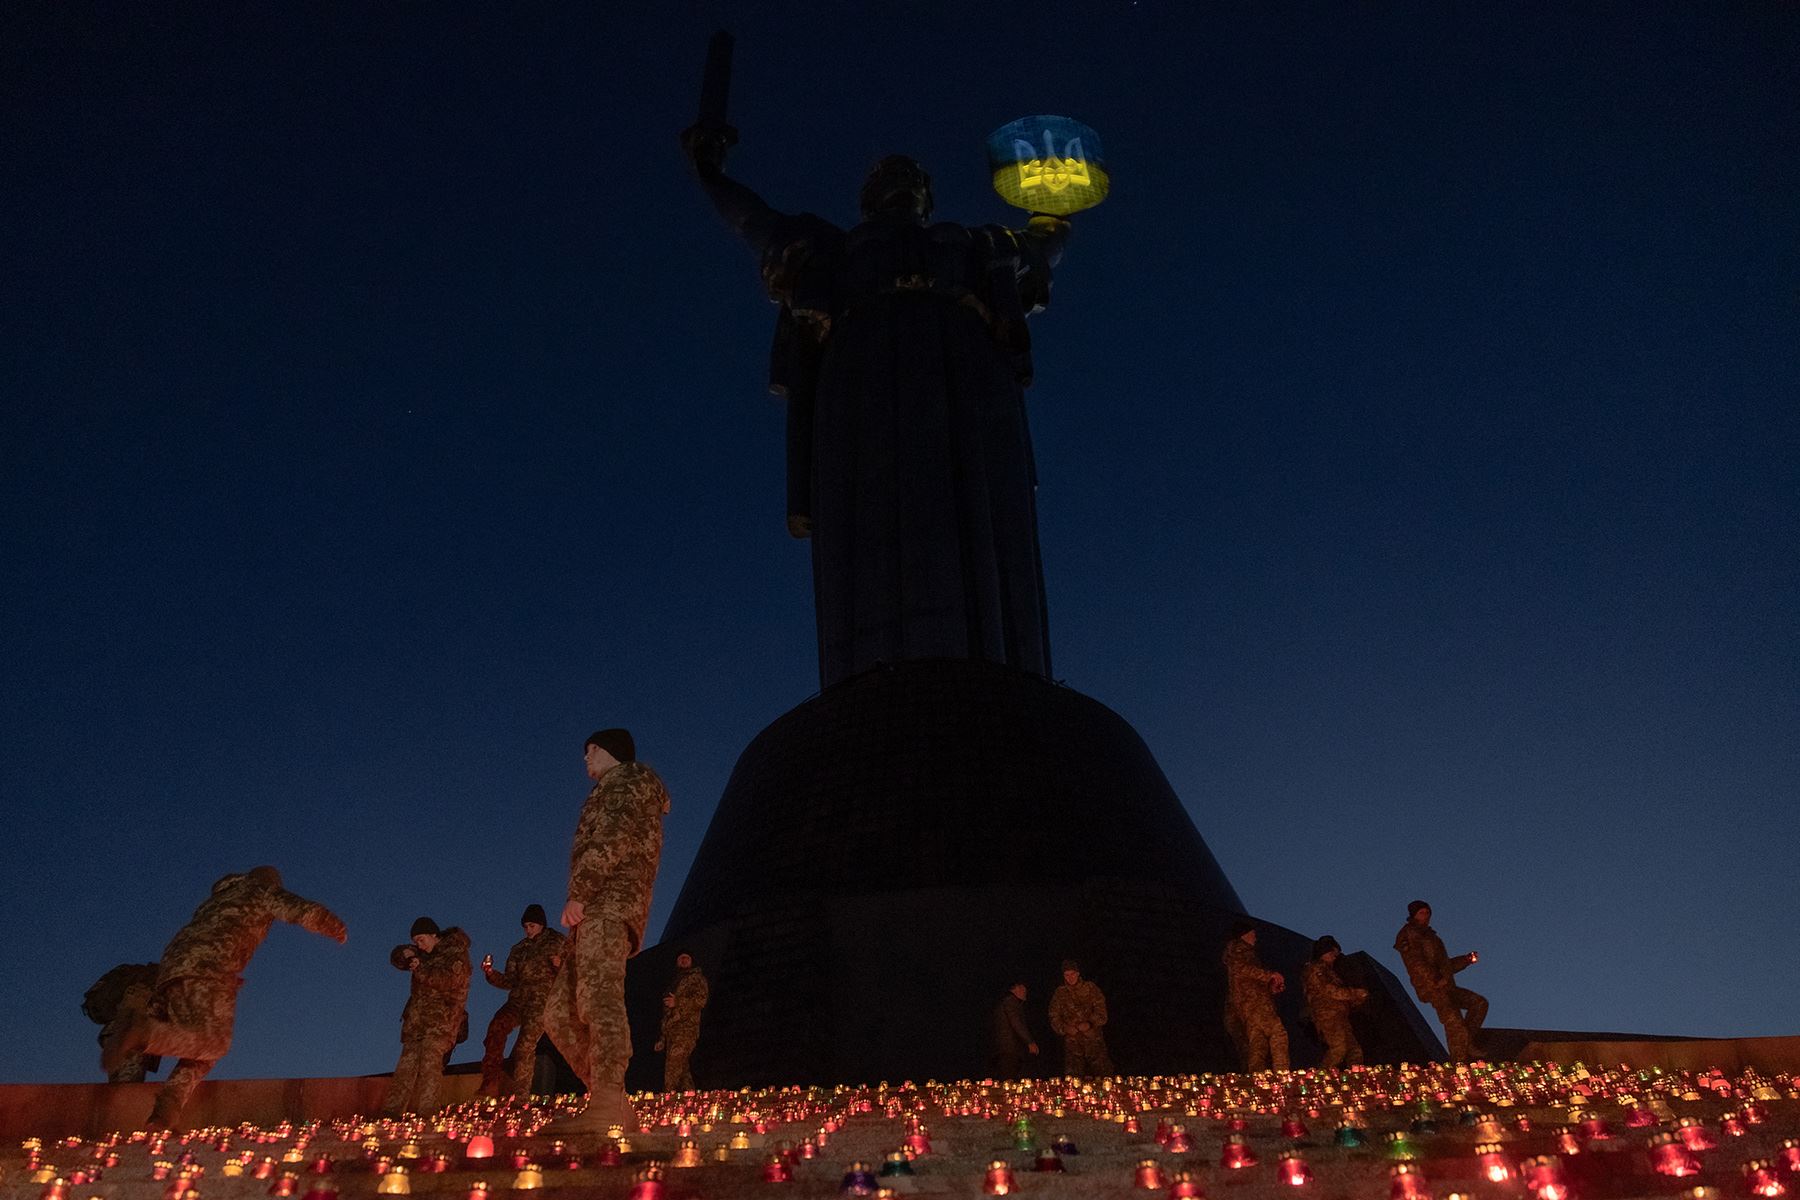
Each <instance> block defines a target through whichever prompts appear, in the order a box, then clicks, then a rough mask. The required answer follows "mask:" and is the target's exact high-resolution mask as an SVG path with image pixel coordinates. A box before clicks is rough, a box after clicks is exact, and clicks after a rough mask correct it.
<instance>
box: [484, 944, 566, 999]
mask: <svg viewBox="0 0 1800 1200" xmlns="http://www.w3.org/2000/svg"><path fill="white" fill-rule="evenodd" d="M567 945H568V939H567V938H565V937H563V935H562V934H560V933H558V932H556V930H554V929H546V930H544V931H543V932H542V933H540V934H538V935H537V936H536V937H534V938H531V937H528V938H520V939H519V940H518V941H517V942H515V943H513V948H512V949H511V950H509V951H507V953H506V969H505V970H504V971H492V970H489V971H484V972H483V974H484V975H485V976H486V977H487V981H488V982H489V983H491V984H493V985H494V986H495V987H497V988H504V989H506V990H507V991H509V992H511V993H512V998H513V1001H514V1002H515V1003H519V1004H527V1005H529V1004H531V1003H532V1002H534V1001H537V1000H541V999H543V998H544V997H546V996H548V995H549V994H550V981H551V980H553V979H555V978H556V967H557V960H558V959H560V958H561V957H562V953H563V950H564V948H565V947H566V946H567Z"/></svg>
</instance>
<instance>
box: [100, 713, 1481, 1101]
mask: <svg viewBox="0 0 1800 1200" xmlns="http://www.w3.org/2000/svg"><path fill="white" fill-rule="evenodd" d="M583 760H584V764H585V766H586V769H587V773H588V777H589V778H590V779H592V780H593V787H592V789H591V790H590V791H589V793H588V797H587V801H586V803H585V804H584V805H583V806H582V810H581V815H580V819H579V820H578V821H577V823H576V829H575V839H574V846H573V849H572V851H571V854H570V864H569V888H568V901H567V903H566V904H565V905H564V906H563V910H562V921H561V924H562V925H563V927H564V928H566V929H567V930H569V933H568V935H567V936H566V937H565V936H564V935H563V934H561V933H558V932H556V931H555V930H553V929H551V928H550V927H549V921H548V919H547V914H546V913H545V911H544V909H543V907H542V906H541V905H537V904H533V905H531V906H529V907H528V908H526V910H525V912H524V915H523V917H522V918H521V921H520V924H521V925H522V927H523V929H524V936H523V937H522V938H521V939H520V940H519V941H518V942H517V943H516V944H514V946H513V947H512V949H511V950H510V951H509V952H508V954H507V956H506V965H505V968H504V969H503V970H499V971H496V970H495V969H494V962H493V958H492V956H491V955H490V956H487V957H485V958H483V959H482V961H481V971H482V976H483V977H484V978H485V979H486V980H487V981H488V982H489V983H490V984H492V985H493V986H495V987H497V988H500V989H502V990H504V991H505V992H506V993H507V999H506V1001H505V1003H504V1004H502V1005H501V1006H500V1009H499V1011H498V1012H496V1013H495V1014H494V1018H493V1020H492V1021H491V1022H490V1023H489V1025H488V1030H487V1036H486V1037H485V1039H484V1040H483V1044H482V1050H483V1053H482V1080H481V1093H482V1094H484V1095H488V1096H494V1097H503V1096H508V1095H522V1094H527V1093H529V1091H530V1089H531V1083H532V1078H533V1074H534V1069H535V1064H536V1049H537V1045H538V1039H539V1037H540V1036H542V1035H548V1036H549V1038H550V1040H551V1043H552V1044H553V1045H554V1046H555V1047H556V1049H557V1050H558V1051H559V1052H561V1054H562V1055H563V1057H564V1058H565V1059H566V1060H567V1062H568V1064H569V1067H570V1069H571V1071H573V1073H574V1074H575V1075H576V1076H577V1077H578V1078H579V1079H580V1080H581V1082H582V1083H583V1084H585V1085H586V1086H587V1089H588V1093H589V1103H588V1106H587V1108H586V1109H585V1110H584V1111H583V1112H582V1113H580V1114H577V1115H576V1116H574V1117H570V1118H565V1119H564V1121H563V1122H561V1123H559V1124H560V1125H561V1127H562V1131H563V1132H569V1133H581V1132H604V1131H605V1130H606V1129H608V1128H610V1127H611V1126H613V1125H626V1124H629V1122H630V1120H631V1116H632V1112H631V1106H630V1102H629V1100H628V1099H627V1098H626V1094H625V1069H626V1066H627V1065H628V1064H629V1062H630V1059H631V1030H630V1024H629V1021H628V1020H627V1017H626V1013H625V964H626V962H627V960H629V959H630V958H631V957H632V956H633V955H634V954H636V953H637V952H638V950H639V949H640V948H641V946H642V945H643V939H644V927H645V924H646V922H647V920H648V918H649V914H650V897H651V888H652V886H653V885H654V883H655V879H656V870H657V865H658V862H659V860H660V858H661V855H662V819H663V816H664V814H666V813H667V812H668V810H669V794H668V790H667V789H666V788H665V787H664V786H663V783H662V780H661V779H659V778H658V777H657V775H656V772H655V771H653V770H651V769H650V768H649V767H648V766H646V765H644V764H643V763H640V762H638V761H637V755H636V747H635V744H634V743H633V740H632V737H631V734H630V733H629V732H628V731H626V730H624V729H603V730H600V731H598V732H596V733H594V734H593V735H592V736H590V737H589V738H588V740H587V742H586V743H585V744H584V747H583ZM276 921H286V922H289V923H291V924H295V925H298V926H300V927H301V928H303V929H307V930H310V931H311V932H313V933H317V934H320V935H322V936H324V937H329V938H332V939H335V940H336V941H338V942H340V943H342V942H343V941H344V940H345V938H346V936H347V931H346V929H345V926H344V922H343V921H342V920H341V919H339V918H338V916H337V915H336V914H334V913H333V912H331V910H330V909H328V908H326V907H325V906H324V905H322V904H319V903H317V902H316V901H312V900H307V899H305V898H303V897H301V896H297V895H295V894H294V893H292V892H290V891H288V890H287V889H286V888H285V887H284V886H283V884H282V878H281V874H280V872H278V871H277V870H276V869H275V868H274V867H267V866H264V867H256V868H254V869H252V870H250V871H247V872H244V873H242V874H232V875H227V876H225V877H224V878H223V879H220V880H219V881H218V882H216V883H215V884H213V887H212V892H211V894H210V895H209V896H208V897H207V898H206V900H205V901H204V902H203V903H202V904H201V905H200V907H199V908H198V909H196V910H195V912H194V915H193V917H192V918H191V919H190V920H189V921H188V923H187V924H186V925H185V926H183V927H182V929H181V930H180V931H179V932H178V933H177V934H176V935H175V937H174V938H173V939H172V940H171V941H170V942H169V944H168V946H167V947H166V948H165V949H164V951H163V954H162V958H161V960H160V961H158V962H156V963H154V964H127V965H125V966H121V967H117V968H115V969H114V970H112V971H109V972H107V974H106V975H105V976H103V977H102V978H101V980H100V981H99V982H98V983H96V984H95V986H94V987H93V988H92V989H90V991H89V993H88V995H87V998H86V1000H85V1001H84V1004H83V1009H84V1011H85V1012H86V1013H87V1014H88V1016H89V1017H90V1018H92V1019H93V1020H95V1021H97V1022H99V1023H101V1024H102V1026H103V1028H102V1030H101V1035H100V1040H101V1044H102V1047H103V1054H102V1065H103V1067H104V1068H105V1069H106V1071H107V1073H108V1077H109V1078H110V1079H113V1080H115V1081H118V1080H133V1079H137V1080H141V1079H143V1078H144V1076H145V1073H146V1072H147V1071H149V1070H154V1069H156V1066H157V1061H156V1060H157V1059H159V1058H161V1057H173V1058H175V1059H176V1064H175V1066H174V1068H173V1070H171V1072H170V1074H169V1076H168V1078H167V1080H166V1081H165V1082H164V1083H163V1085H162V1088H161V1089H160V1090H159V1092H158V1093H157V1097H156V1101H155V1106H154V1108H153V1110H152V1113H151V1116H150V1124H151V1125H152V1126H157V1127H164V1128H166V1127H169V1126H172V1125H174V1124H176V1123H177V1122H179V1120H180V1118H181V1115H182V1112H183V1110H184V1109H185V1108H186V1107H187V1104H188V1102H189V1100H190V1099H191V1098H192V1096H193V1093H194V1090H195V1089H196V1088H197V1087H198V1086H199V1084H200V1081H201V1080H203V1079H204V1078H205V1077H206V1075H207V1073H208V1072H209V1071H210V1070H211V1069H212V1067H213V1065H214V1064H215V1063H217V1062H218V1061H219V1060H220V1059H221V1058H223V1057H224V1056H225V1053H226V1051H227V1050H229V1049H230V1047H231V1035H232V1025H233V1022H234V1020H235V1017H236V1012H237V994H238V989H239V988H240V987H242V985H243V982H244V981H243V979H242V977H241V972H242V971H243V970H244V968H245V967H246V966H248V965H249V962H250V959H251V957H252V956H253V955H254V954H255V953H256V950H257V947H259V946H260V945H261V944H262V942H263V939H264V938H265V937H266V936H267V935H268V932H269V928H270V926H271V925H273V924H274V923H275V922H276ZM1256 937H1257V930H1256V926H1255V925H1254V924H1253V923H1252V922H1249V921H1240V922H1239V923H1238V924H1236V925H1235V926H1234V927H1233V928H1232V931H1231V936H1230V937H1229V938H1228V939H1227V941H1226V944H1225V950H1224V966H1225V973H1226V979H1227V1003H1226V1006H1225V1008H1226V1018H1225V1023H1226V1028H1227V1031H1228V1032H1229V1033H1230V1034H1231V1037H1232V1040H1233V1042H1234V1043H1235V1044H1236V1045H1237V1046H1238V1047H1239V1050H1240V1054H1241V1057H1242V1060H1243V1065H1244V1066H1245V1067H1246V1068H1248V1069H1250V1070H1262V1069H1265V1068H1267V1067H1271V1066H1273V1067H1275V1068H1278V1069H1285V1068H1286V1067H1287V1066H1288V1036H1287V1030H1286V1028H1285V1027H1284V1026H1283V1025H1282V1022H1281V1018H1280V1016H1279V1015H1278V1013H1277V1012H1276V1009H1275V1004H1274V997H1275V996H1276V995H1277V994H1279V993H1281V992H1282V991H1283V990H1284V989H1285V988H1286V986H1287V984H1286V980H1285V979H1284V978H1283V977H1282V975H1281V973H1280V972H1278V971H1274V970H1271V969H1269V968H1267V967H1265V966H1263V964H1262V962H1261V960H1260V959H1259V958H1258V956H1257V953H1256ZM1394 945H1395V948H1396V949H1398V950H1399V951H1400V956H1401V959H1402V960H1403V961H1404V962H1405V964H1406V970H1407V974H1408V975H1409V976H1410V978H1411V980H1412V984H1413V988H1414V990H1415V991H1416V992H1417V993H1418V996H1419V999H1420V1000H1422V1001H1424V1002H1425V1003H1426V1004H1429V1005H1430V1006H1431V1007H1432V1008H1433V1009H1434V1010H1435V1011H1436V1013H1437V1014H1438V1017H1439V1019H1440V1020H1441V1021H1442V1022H1443V1025H1444V1032H1445V1038H1446V1041H1447V1043H1448V1045H1449V1051H1450V1057H1451V1058H1452V1059H1453V1060H1454V1061H1459V1062H1460V1061H1465V1060H1467V1059H1468V1058H1469V1057H1470V1054H1471V1052H1472V1049H1473V1046H1472V1042H1473V1039H1474V1037H1475V1036H1476V1035H1477V1034H1478V1033H1479V1032H1480V1029H1481V1023H1482V1020H1483V1018H1484V1017H1485V1016H1486V1014H1487V1001H1486V1000H1484V999H1483V998H1482V997H1480V996H1478V995H1476V994H1475V993H1474V992H1471V991H1468V990H1467V989H1464V988H1460V987H1458V986H1456V983H1455V976H1456V974H1457V973H1458V972H1460V971H1462V970H1463V969H1464V968H1465V967H1467V966H1468V965H1469V964H1471V963H1473V962H1474V961H1475V960H1476V956H1475V955H1474V954H1465V955H1462V956H1460V957H1458V958H1451V957H1450V956H1449V955H1448V954H1447V953H1446V952H1445V950H1444V943H1443V941H1442V939H1440V938H1439V937H1438V935H1437V934H1436V932H1435V931H1433V930H1432V928H1431V907H1430V906H1429V905H1428V904H1426V903H1425V902H1424V901H1422V900H1416V901H1414V902H1413V903H1412V905H1411V906H1410V908H1409V916H1408V920H1407V923H1406V924H1405V925H1404V926H1403V927H1402V928H1401V930H1400V933H1399V935H1398V936H1397V937H1396V939H1395V942H1394ZM469 946H470V942H469V936H468V934H467V933H465V932H464V931H463V930H461V929H458V928H455V927H452V928H449V929H443V928H440V927H439V926H438V924H437V922H436V921H434V920H432V919H431V918H430V917H420V918H419V919H418V920H417V921H415V922H414V923H413V926H412V931H411V938H410V940H409V941H408V942H406V943H404V944H402V945H399V946H395V947H394V949H393V951H392V953H391V954H390V956H389V961H390V962H391V963H392V964H393V965H394V966H395V967H396V968H398V969H400V970H403V971H407V972H409V973H410V975H411V989H410V995H409V997H408V999H407V1002H406V1007H405V1010H404V1011H403V1013H402V1015H401V1027H400V1041H401V1053H400V1060H399V1063H398V1064H397V1065H396V1067H395V1069H394V1079H393V1084H392V1086H391V1088H390V1091H389V1095H388V1098H387V1102H386V1111H387V1112H388V1113H390V1114H400V1113H429V1112H432V1111H434V1110H435V1109H436V1108H437V1107H438V1106H439V1102H440V1091H441V1085H442V1080H443V1072H444V1067H445V1064H446V1062H447V1060H448V1057H449V1055H450V1053H451V1051H452V1050H453V1049H454V1047H455V1046H456V1044H457V1043H458V1042H459V1041H461V1040H463V1039H464V1038H465V1037H466V1036H467V1030H468V1015H467V1001H468V992H469V983H470V980H471V978H472V976H473V969H472V965H471V962H470V950H469ZM1340 953H1341V950H1340V948H1339V946H1338V944H1337V942H1336V940H1334V939H1333V938H1330V937H1324V938H1320V939H1319V940H1318V942H1316V943H1315V944H1314V946H1313V951H1312V956H1311V959H1310V961H1309V962H1308V963H1307V966H1306V970H1305V973H1304V987H1305V990H1306V999H1307V1006H1308V1010H1309V1012H1310V1014H1311V1017H1312V1021H1313V1024H1314V1025H1315V1026H1316V1027H1317V1028H1318V1031H1319V1034H1320V1037H1321V1039H1322V1040H1323V1041H1324V1042H1325V1045H1326V1054H1325V1059H1324V1065H1325V1066H1327V1067H1335V1066H1339V1065H1342V1064H1356V1063H1360V1062H1361V1061H1362V1048H1361V1046H1360V1045H1359V1044H1358V1043H1357V1040H1356V1036H1355V1034H1354V1032H1353V1031H1352V1030H1351V1026H1350V1010H1351V1008H1352V1007H1354V1006H1356V1005H1358V1004H1361V1003H1363V1002H1364V1001H1365V1000H1366V999H1367V998H1368V993H1367V992H1366V991H1364V990H1363V989H1361V988H1356V987H1350V986H1347V985H1345V984H1344V982H1343V981H1342V980H1341V979H1340V978H1339V977H1338V975H1337V971H1336V967H1335V963H1336V962H1337V959H1338V957H1339V955H1340ZM676 967H677V970H676V975H675V977H674V979H673V980H672V981H671V984H670V987H669V989H668V992H667V994H666V995H665V996H664V997H663V1006H664V1007H663V1014H662V1023H661V1027H660V1031H659V1033H660V1036H659V1037H658V1040H657V1042H656V1049H657V1050H659V1051H661V1052H662V1053H663V1055H664V1085H665V1087H667V1088H670V1089H677V1088H691V1087H692V1086H693V1073H692V1071H691V1070H690V1068H689V1059H690V1056H691V1055H692V1053H693V1050H694V1047H695V1044H696V1043H697V1041H698V1038H699V1032H700V1015H701V1010H702V1009H704V1008H705V1006H706V1002H707V997H708V985H707V982H706V977H705V975H704V974H702V973H701V971H700V969H699V968H698V967H696V966H695V965H694V961H693V959H692V958H691V957H690V956H689V955H687V954H682V955H680V956H679V957H678V958H677V960H676ZM1062 968H1063V969H1062V978H1063V982H1062V984H1061V986H1059V987H1058V988H1057V989H1056V992H1055V994H1054V995H1053V996H1052V997H1051V1000H1050V1006H1049V1013H1048V1016H1049V1020H1050V1027H1051V1029H1052V1030H1054V1031H1055V1033H1056V1034H1057V1036H1058V1037H1060V1038H1061V1039H1062V1043H1063V1066H1064V1073H1065V1074H1068V1075H1076V1076H1083V1075H1107V1074H1111V1073H1112V1072H1113V1064H1112V1058H1111V1056H1110V1054H1109V1053H1108V1051H1107V1046H1106V1035H1105V1028H1106V1023H1107V1011H1106V997H1105V996H1104V995H1103V994H1102V992H1101V991H1100V988H1099V986H1098V985H1096V984H1095V983H1094V981H1093V980H1090V979H1084V978H1083V977H1082V973H1081V965H1080V964H1079V963H1078V962H1075V961H1074V960H1068V961H1065V962H1064V963H1063V964H1062ZM1025 996H1026V989H1025V984H1024V983H1023V982H1015V983H1014V984H1013V985H1012V986H1011V987H1010V988H1009V989H1008V990H1007V993H1006V995H1004V996H1003V997H1001V1000H1000V1002H999V1004H998V1005H997V1006H996V1008H995V1010H994V1016H993V1022H994V1027H993V1034H994V1048H995V1053H994V1062H993V1064H992V1065H993V1067H994V1070H995V1073H996V1075H997V1076H999V1077H1002V1078H1017V1077H1019V1076H1021V1075H1024V1074H1027V1073H1028V1071H1027V1068H1028V1066H1029V1063H1028V1059H1029V1058H1031V1057H1035V1056H1036V1055H1037V1054H1038V1046H1037V1043H1036V1042H1035V1040H1034V1039H1033V1038H1032V1035H1031V1032H1030V1027H1029V1025H1028V1024H1027V1022H1026V1020H1025V1016H1024V1001H1025ZM514 1030H517V1033H518V1037H517V1041H516V1044H515V1046H514V1051H513V1056H512V1065H511V1069H510V1072H509V1071H508V1069H507V1065H506V1055H505V1048H506V1043H507V1039H508V1037H509V1035H511V1034H512V1033H513V1031H514Z"/></svg>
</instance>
